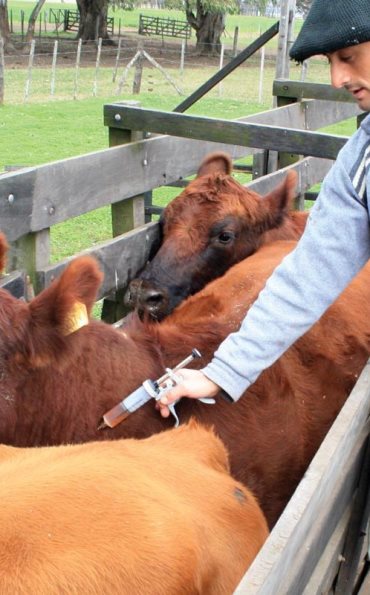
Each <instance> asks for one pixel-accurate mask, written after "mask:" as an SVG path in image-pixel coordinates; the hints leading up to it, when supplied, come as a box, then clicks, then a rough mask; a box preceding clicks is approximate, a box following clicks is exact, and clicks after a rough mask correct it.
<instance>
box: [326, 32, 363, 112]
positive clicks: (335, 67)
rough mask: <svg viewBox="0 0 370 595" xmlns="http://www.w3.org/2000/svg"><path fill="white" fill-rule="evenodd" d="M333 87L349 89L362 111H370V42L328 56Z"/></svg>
mask: <svg viewBox="0 0 370 595" xmlns="http://www.w3.org/2000/svg"><path fill="white" fill-rule="evenodd" d="M327 58H328V60H329V64H330V76H331V84H332V85H333V87H336V88H338V89H339V88H341V87H344V88H345V89H347V90H348V91H349V92H350V93H351V94H352V95H353V97H354V98H355V99H356V101H357V103H358V106H359V108H360V109H362V110H364V111H370V41H365V42H364V43H360V44H359V45H351V46H349V47H348V48H343V49H341V50H337V51H336V52H331V53H330V54H327Z"/></svg>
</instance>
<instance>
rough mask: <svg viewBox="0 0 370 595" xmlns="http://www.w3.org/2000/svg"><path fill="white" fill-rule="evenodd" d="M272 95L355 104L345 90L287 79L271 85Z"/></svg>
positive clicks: (275, 81)
mask: <svg viewBox="0 0 370 595" xmlns="http://www.w3.org/2000/svg"><path fill="white" fill-rule="evenodd" d="M272 94H273V95H278V96H279V97H292V98H296V99H326V100H329V101H345V102H348V103H355V100H354V98H353V97H352V95H351V94H350V93H349V92H348V91H347V90H346V89H334V87H332V86H331V85H328V84H325V83H306V82H303V81H291V80H289V79H275V80H274V82H273V85H272Z"/></svg>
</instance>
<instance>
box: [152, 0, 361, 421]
mask: <svg viewBox="0 0 370 595" xmlns="http://www.w3.org/2000/svg"><path fill="white" fill-rule="evenodd" d="M316 54H324V55H326V56H327V58H328V61H329V67H330V74H331V83H332V85H333V87H336V88H341V87H344V88H346V89H347V90H348V91H349V92H350V93H351V94H352V95H353V97H354V98H355V99H356V101H357V103H358V105H359V107H360V108H361V109H362V110H364V111H370V0H351V1H349V0H314V2H313V4H312V7H311V9H310V12H309V14H308V16H307V18H306V21H305V22H304V24H303V26H302V29H301V31H300V33H299V35H298V37H297V39H296V41H295V43H294V44H293V46H292V48H291V51H290V57H291V58H292V59H294V60H296V61H297V62H303V60H306V59H307V58H309V57H311V56H313V55H316ZM369 168H370V116H367V117H366V118H365V119H364V120H363V121H362V124H361V127H360V128H359V129H358V130H357V132H356V133H355V134H354V135H353V136H352V137H351V138H350V139H349V140H348V142H347V143H346V145H345V146H344V147H343V149H342V150H341V151H340V153H339V155H338V158H337V160H336V162H335V164H334V165H333V167H332V169H331V170H330V172H329V173H328V175H327V176H326V178H325V180H324V182H323V185H322V189H321V192H320V193H319V196H318V198H317V201H316V203H315V206H314V207H313V208H312V210H311V213H310V216H309V221H308V224H307V227H306V230H305V232H304V234H303V236H302V238H301V240H300V241H299V243H298V245H297V248H296V249H295V250H294V251H293V252H292V253H291V254H290V255H289V256H287V257H286V258H285V259H284V261H283V262H282V264H280V266H279V267H278V268H277V269H276V270H275V271H274V273H273V274H272V276H271V277H270V279H269V280H268V282H267V284H266V287H265V289H264V290H263V291H262V292H261V293H260V295H259V297H258V299H257V301H256V302H255V303H254V305H253V306H252V308H250V310H249V312H248V314H247V316H246V317H245V319H244V321H243V323H242V325H241V327H240V330H239V331H238V332H236V333H233V334H231V335H229V337H227V338H226V339H225V340H224V341H223V343H222V344H221V345H220V347H219V349H218V350H217V351H216V353H215V354H214V357H213V359H212V361H211V362H210V363H209V364H208V365H207V366H206V367H205V368H203V369H202V370H200V371H199V370H182V371H181V377H182V379H183V380H182V381H181V383H180V384H178V385H177V386H175V387H174V388H172V389H171V390H170V391H168V393H166V395H164V396H163V398H162V400H161V403H160V410H161V414H162V415H163V416H164V417H167V416H168V415H169V410H168V407H167V405H168V404H169V403H172V402H173V401H175V400H176V399H179V398H180V397H192V398H199V397H205V396H215V395H216V394H217V393H218V392H219V390H220V388H221V389H222V391H223V393H224V395H225V394H226V396H228V397H229V398H230V400H231V401H236V400H237V399H238V398H239V397H240V396H241V395H242V393H243V392H244V391H245V390H246V389H247V388H248V386H250V385H251V384H252V383H253V382H254V381H255V380H256V379H257V377H258V376H259V374H260V373H261V372H262V371H263V370H264V369H265V368H267V367H268V366H270V365H271V364H273V363H274V362H275V361H276V360H277V359H278V358H279V357H280V356H281V355H282V354H283V353H284V352H285V351H286V350H287V349H288V347H290V345H292V343H294V342H295V341H296V340H297V339H298V338H299V337H300V336H302V335H303V334H304V333H305V332H306V331H307V330H308V329H309V328H310V327H311V326H312V325H313V324H314V323H315V322H316V321H317V320H318V319H319V318H320V316H321V315H322V314H323V313H324V312H325V310H326V309H327V308H328V307H329V306H330V304H331V303H332V302H333V301H334V300H335V299H336V298H337V297H338V295H339V294H340V293H341V292H342V291H343V289H344V288H345V287H346V285H347V284H348V283H349V282H350V281H351V279H352V278H353V277H354V276H355V275H356V273H357V272H358V271H359V270H360V269H361V268H362V267H363V266H364V264H365V263H366V262H367V261H368V259H369V257H370V224H369V221H370V219H369V214H370V213H369V209H370V206H369V201H370V171H369ZM367 196H369V199H368V198H367ZM302 271H304V274H302ZM369 299H370V288H369Z"/></svg>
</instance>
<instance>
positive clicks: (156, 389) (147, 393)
mask: <svg viewBox="0 0 370 595" xmlns="http://www.w3.org/2000/svg"><path fill="white" fill-rule="evenodd" d="M200 357H202V356H201V354H200V352H199V351H198V350H197V349H193V350H192V352H191V354H190V355H188V357H186V358H185V359H184V360H182V361H181V362H180V363H179V364H177V366H175V367H174V368H172V369H171V368H166V372H165V374H163V376H161V377H160V378H158V380H150V379H149V380H144V382H143V383H142V385H141V386H139V388H137V389H136V390H135V391H134V392H133V393H131V394H130V395H129V396H128V397H126V398H125V399H123V400H122V401H121V402H120V403H118V405H115V407H113V408H112V409H110V410H109V411H107V413H105V414H104V415H103V418H102V421H101V423H100V425H99V426H98V430H102V429H104V428H114V427H115V426H117V425H118V424H119V423H121V421H123V420H124V419H126V418H127V417H128V416H129V415H130V414H131V413H133V412H134V411H136V410H137V409H139V408H140V407H142V406H143V405H145V403H147V402H148V401H149V400H150V399H155V400H156V401H159V399H161V397H162V396H163V395H164V393H165V392H166V391H168V390H169V389H170V388H172V387H174V386H176V384H179V381H180V378H179V377H177V376H176V372H178V371H179V370H181V368H185V367H186V366H187V365H188V364H190V362H192V361H193V360H194V359H198V358H200ZM198 400H199V401H202V403H206V404H214V403H215V399H212V398H202V399H198ZM178 401H179V400H177V401H175V402H174V403H171V404H170V405H169V406H168V408H169V410H170V412H171V414H172V415H173V416H174V418H175V427H177V426H178V425H179V418H178V416H177V413H176V410H175V405H176V403H178Z"/></svg>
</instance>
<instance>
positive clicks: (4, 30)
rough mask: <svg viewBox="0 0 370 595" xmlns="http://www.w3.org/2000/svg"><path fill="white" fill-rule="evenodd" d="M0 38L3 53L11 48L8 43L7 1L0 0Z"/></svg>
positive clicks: (9, 42)
mask: <svg viewBox="0 0 370 595" xmlns="http://www.w3.org/2000/svg"><path fill="white" fill-rule="evenodd" d="M0 36H1V37H2V38H3V42H4V51H6V49H7V48H8V47H9V46H12V44H11V41H10V29H9V19H8V5H7V0H0Z"/></svg>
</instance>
